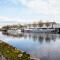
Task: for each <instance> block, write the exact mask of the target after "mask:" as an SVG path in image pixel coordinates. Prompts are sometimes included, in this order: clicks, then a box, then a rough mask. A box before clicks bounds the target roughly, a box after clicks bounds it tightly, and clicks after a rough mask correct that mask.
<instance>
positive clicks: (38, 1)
mask: <svg viewBox="0 0 60 60" xmlns="http://www.w3.org/2000/svg"><path fill="white" fill-rule="evenodd" d="M18 1H19V2H20V3H22V4H23V5H25V6H26V7H28V8H29V9H32V10H33V11H35V12H37V13H42V14H44V15H50V16H58V15H60V0H18Z"/></svg>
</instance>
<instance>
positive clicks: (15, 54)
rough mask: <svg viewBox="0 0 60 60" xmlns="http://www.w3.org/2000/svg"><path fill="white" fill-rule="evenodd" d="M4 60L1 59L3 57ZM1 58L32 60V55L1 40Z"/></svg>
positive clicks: (7, 59)
mask: <svg viewBox="0 0 60 60" xmlns="http://www.w3.org/2000/svg"><path fill="white" fill-rule="evenodd" d="M2 56H3V57H4V58H5V59H4V58H1V57H2ZM0 58H1V59H4V60H30V55H29V54H26V52H22V51H20V50H18V49H16V48H15V47H12V46H11V45H8V44H6V43H5V42H2V41H1V40H0Z"/></svg>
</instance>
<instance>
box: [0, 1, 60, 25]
mask: <svg viewBox="0 0 60 60" xmlns="http://www.w3.org/2000/svg"><path fill="white" fill-rule="evenodd" d="M39 20H43V21H56V22H60V0H0V24H7V23H8V24H9V23H20V22H21V23H29V22H32V21H39Z"/></svg>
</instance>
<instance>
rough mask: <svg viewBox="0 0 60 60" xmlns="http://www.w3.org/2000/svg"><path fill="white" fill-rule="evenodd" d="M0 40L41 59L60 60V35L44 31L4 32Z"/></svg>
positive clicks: (0, 35) (0, 34)
mask: <svg viewBox="0 0 60 60" xmlns="http://www.w3.org/2000/svg"><path fill="white" fill-rule="evenodd" d="M0 40H2V41H4V42H6V43H8V44H10V45H12V46H14V47H16V48H17V49H20V50H22V51H25V52H27V53H29V54H31V56H32V57H35V58H38V59H40V60H60V35H59V34H47V33H46V34H42V33H22V34H20V35H17V36H15V35H10V34H3V33H2V32H0Z"/></svg>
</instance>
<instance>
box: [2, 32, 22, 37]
mask: <svg viewBox="0 0 60 60" xmlns="http://www.w3.org/2000/svg"><path fill="white" fill-rule="evenodd" d="M2 34H3V35H7V36H12V37H19V38H21V37H23V34H18V35H14V34H10V33H7V32H2Z"/></svg>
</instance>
